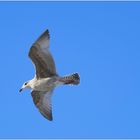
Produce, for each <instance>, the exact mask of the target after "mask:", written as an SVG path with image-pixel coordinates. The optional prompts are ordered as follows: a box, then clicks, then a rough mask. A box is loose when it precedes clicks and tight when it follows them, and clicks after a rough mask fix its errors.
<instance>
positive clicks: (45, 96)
mask: <svg viewBox="0 0 140 140" xmlns="http://www.w3.org/2000/svg"><path fill="white" fill-rule="evenodd" d="M31 95H32V97H33V102H34V104H35V105H36V107H37V108H38V109H39V111H40V113H41V114H42V115H43V116H44V117H45V118H47V119H48V120H50V121H52V120H53V117H52V105H51V96H52V91H47V92H44V91H43V92H42V91H32V93H31Z"/></svg>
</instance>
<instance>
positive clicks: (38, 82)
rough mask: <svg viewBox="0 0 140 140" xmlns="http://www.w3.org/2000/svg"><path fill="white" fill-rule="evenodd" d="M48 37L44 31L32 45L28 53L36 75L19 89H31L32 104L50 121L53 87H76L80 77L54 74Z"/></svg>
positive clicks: (47, 32)
mask: <svg viewBox="0 0 140 140" xmlns="http://www.w3.org/2000/svg"><path fill="white" fill-rule="evenodd" d="M49 44H50V35H49V31H48V30H46V31H45V32H44V33H43V34H42V35H41V36H40V37H39V38H38V39H37V40H36V41H35V43H34V44H33V45H32V47H31V49H30V51H29V57H30V58H31V59H32V61H33V63H34V65H35V69H36V74H35V77H34V78H33V79H32V80H29V81H28V82H25V83H24V84H23V86H22V88H21V89H20V91H22V90H23V89H24V88H30V89H32V92H31V95H32V97H33V102H34V104H35V105H36V107H37V108H38V109H39V111H40V113H41V114H42V115H43V116H44V117H45V118H47V119H48V120H52V107H51V96H52V91H53V89H54V88H55V87H57V86H60V85H66V84H73V85H77V84H79V82H80V77H79V75H78V74H77V73H75V74H72V75H69V76H64V77H60V76H58V74H57V73H56V68H55V63H54V60H53V57H52V55H51V54H50V52H49Z"/></svg>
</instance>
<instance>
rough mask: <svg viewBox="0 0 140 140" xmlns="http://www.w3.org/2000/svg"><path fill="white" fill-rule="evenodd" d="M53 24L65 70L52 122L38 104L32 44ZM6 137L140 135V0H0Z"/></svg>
mask: <svg viewBox="0 0 140 140" xmlns="http://www.w3.org/2000/svg"><path fill="white" fill-rule="evenodd" d="M47 28H48V29H49V31H50V35H51V48H50V49H51V52H52V54H53V56H54V59H55V62H56V67H57V72H58V73H59V74H60V75H65V74H71V73H73V72H78V73H79V74H80V76H81V84H80V85H79V86H63V87H58V88H56V89H55V91H54V95H53V98H52V102H53V118H54V120H53V121H52V122H50V121H48V120H46V119H44V117H42V116H41V115H40V113H39V112H38V110H37V109H36V107H35V106H34V104H33V102H32V98H31V95H30V91H29V90H25V91H24V92H23V94H19V89H20V87H21V86H22V84H23V83H24V82H25V81H27V80H29V79H32V78H33V76H34V69H33V68H34V67H33V65H32V63H31V61H30V59H29V58H28V51H29V49H30V47H31V45H32V43H33V42H34V41H35V40H36V39H37V38H38V36H39V35H40V34H41V33H42V32H43V31H45V30H46V29H47ZM0 38H1V39H0V52H1V54H0V60H1V61H0V64H1V68H0V87H1V92H0V96H1V98H0V111H1V113H0V138H140V86H139V85H140V2H0Z"/></svg>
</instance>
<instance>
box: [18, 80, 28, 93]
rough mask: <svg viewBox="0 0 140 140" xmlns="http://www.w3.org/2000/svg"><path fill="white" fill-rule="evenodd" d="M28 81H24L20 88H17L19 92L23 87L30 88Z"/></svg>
mask: <svg viewBox="0 0 140 140" xmlns="http://www.w3.org/2000/svg"><path fill="white" fill-rule="evenodd" d="M29 82H30V81H27V82H25V83H24V84H23V85H22V87H21V89H20V90H19V92H21V91H22V90H23V89H25V88H30V84H29Z"/></svg>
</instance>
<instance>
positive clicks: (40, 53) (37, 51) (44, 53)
mask: <svg viewBox="0 0 140 140" xmlns="http://www.w3.org/2000/svg"><path fill="white" fill-rule="evenodd" d="M49 45H50V35H49V31H48V30H46V31H45V32H44V33H43V34H42V35H41V36H40V37H39V38H38V39H37V40H36V42H35V43H34V44H33V45H32V47H31V48H30V51H29V57H30V58H31V60H32V61H33V63H34V64H35V68H36V77H37V78H45V77H50V76H53V75H56V68H55V63H54V60H53V57H52V55H51V54H50V52H49Z"/></svg>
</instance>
